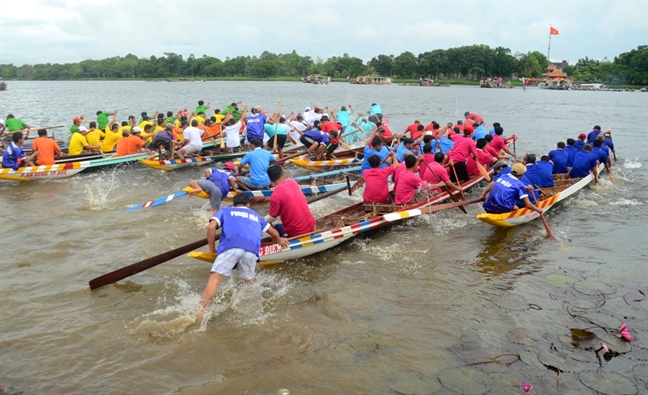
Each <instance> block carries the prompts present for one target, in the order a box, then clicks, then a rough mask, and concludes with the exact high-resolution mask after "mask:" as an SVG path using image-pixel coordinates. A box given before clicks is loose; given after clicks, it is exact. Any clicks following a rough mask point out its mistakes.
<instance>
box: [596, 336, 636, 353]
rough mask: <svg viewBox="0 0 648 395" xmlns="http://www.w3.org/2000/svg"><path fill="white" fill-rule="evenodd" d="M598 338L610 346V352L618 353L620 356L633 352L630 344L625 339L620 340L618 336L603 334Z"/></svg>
mask: <svg viewBox="0 0 648 395" xmlns="http://www.w3.org/2000/svg"><path fill="white" fill-rule="evenodd" d="M598 337H599V339H601V341H602V342H604V343H605V344H606V345H607V346H608V348H609V349H610V350H612V351H616V352H618V353H619V354H625V353H628V352H630V351H631V350H632V346H631V345H630V343H628V342H627V341H625V340H623V339H619V338H618V337H616V336H612V335H609V334H607V333H601V334H599V335H598Z"/></svg>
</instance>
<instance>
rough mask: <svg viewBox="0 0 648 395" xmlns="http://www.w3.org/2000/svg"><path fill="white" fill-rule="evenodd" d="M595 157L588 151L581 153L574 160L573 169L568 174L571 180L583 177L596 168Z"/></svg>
mask: <svg viewBox="0 0 648 395" xmlns="http://www.w3.org/2000/svg"><path fill="white" fill-rule="evenodd" d="M596 165H597V163H596V155H594V154H593V153H591V152H588V151H581V152H579V153H577V154H576V158H574V167H572V169H571V171H570V172H569V177H571V178H581V177H585V176H587V175H588V174H589V173H590V170H591V169H592V168H593V167H596Z"/></svg>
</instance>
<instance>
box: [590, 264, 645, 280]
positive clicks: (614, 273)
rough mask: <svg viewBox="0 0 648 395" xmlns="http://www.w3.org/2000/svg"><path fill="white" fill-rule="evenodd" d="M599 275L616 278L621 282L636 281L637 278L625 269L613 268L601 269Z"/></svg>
mask: <svg viewBox="0 0 648 395" xmlns="http://www.w3.org/2000/svg"><path fill="white" fill-rule="evenodd" d="M598 274H600V275H601V276H603V277H609V278H616V279H619V280H634V279H635V277H636V275H635V274H634V273H632V272H629V271H627V270H623V269H613V268H611V267H602V268H600V269H599V270H598Z"/></svg>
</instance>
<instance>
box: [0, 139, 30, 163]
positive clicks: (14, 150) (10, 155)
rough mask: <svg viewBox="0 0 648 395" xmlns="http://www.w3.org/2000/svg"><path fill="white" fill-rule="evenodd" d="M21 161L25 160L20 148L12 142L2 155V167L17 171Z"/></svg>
mask: <svg viewBox="0 0 648 395" xmlns="http://www.w3.org/2000/svg"><path fill="white" fill-rule="evenodd" d="M23 159H25V153H24V152H23V150H22V148H20V147H19V146H17V145H16V143H14V142H13V141H12V142H11V143H10V144H9V146H8V147H7V149H5V152H4V154H2V167H4V168H10V169H14V170H18V168H19V167H20V165H21V164H22V161H23Z"/></svg>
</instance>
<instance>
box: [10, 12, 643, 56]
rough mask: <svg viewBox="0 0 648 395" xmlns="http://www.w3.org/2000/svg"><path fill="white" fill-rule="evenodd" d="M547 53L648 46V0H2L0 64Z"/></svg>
mask: <svg viewBox="0 0 648 395" xmlns="http://www.w3.org/2000/svg"><path fill="white" fill-rule="evenodd" d="M550 26H553V27H555V28H556V29H558V31H559V33H560V34H559V35H557V36H552V37H551V55H550V57H551V59H552V60H553V61H559V60H569V61H570V63H571V64H574V63H576V62H577V61H578V59H580V58H584V57H589V58H590V59H597V60H602V59H604V58H608V59H610V60H613V59H614V57H615V56H617V55H619V54H621V53H623V52H627V51H630V50H632V49H635V48H637V47H638V46H639V45H648V1H647V0H639V1H637V0H632V1H529V0H515V1H477V0H472V1H400V0H392V1H354V0H347V1H308V0H302V1H271V0H269V1H245V0H237V1H182V2H181V1H111V0H103V1H37V0H36V1H34V0H5V1H3V2H2V4H1V5H0V64H9V63H13V64H14V65H16V66H20V65H22V64H37V63H72V62H80V61H82V60H85V59H103V58H108V57H112V56H125V55H127V54H128V53H132V54H134V55H136V56H138V57H140V58H148V57H150V56H151V55H155V56H163V54H164V53H165V52H173V53H176V54H180V55H183V57H184V58H187V57H188V56H189V55H190V54H193V55H194V56H195V57H202V56H203V55H204V54H206V55H209V56H214V57H217V58H219V59H221V60H225V58H227V57H229V58H233V57H236V56H239V55H243V56H259V55H260V54H261V53H262V52H263V51H266V50H267V51H270V52H273V53H277V54H278V53H287V52H292V51H293V50H295V51H297V53H298V54H299V55H301V56H311V57H312V58H313V59H316V57H320V58H322V59H324V60H326V59H327V58H329V57H331V56H341V55H343V54H344V53H348V54H349V55H350V56H355V57H359V58H361V59H362V60H363V61H365V62H367V61H369V60H370V59H371V58H372V57H374V56H377V55H379V54H387V55H389V54H392V55H399V54H400V53H402V52H404V51H410V52H412V53H414V55H418V54H419V53H422V52H426V51H432V50H434V49H448V48H452V47H458V46H463V45H473V44H486V45H489V46H490V47H493V48H495V47H498V46H502V47H506V48H509V49H511V51H512V53H513V54H515V53H516V52H524V53H526V52H528V51H540V52H541V53H543V54H545V55H546V54H547V46H548V42H549V27H550Z"/></svg>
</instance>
